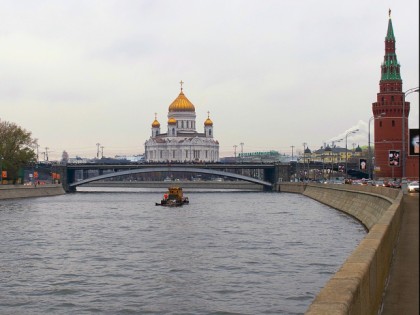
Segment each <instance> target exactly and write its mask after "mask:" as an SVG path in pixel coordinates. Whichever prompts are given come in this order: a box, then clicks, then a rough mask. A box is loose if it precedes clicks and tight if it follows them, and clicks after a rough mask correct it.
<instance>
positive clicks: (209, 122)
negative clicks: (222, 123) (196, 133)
mask: <svg viewBox="0 0 420 315" xmlns="http://www.w3.org/2000/svg"><path fill="white" fill-rule="evenodd" d="M204 126H213V122H212V121H211V119H210V118H207V119H206V121H205V122H204Z"/></svg>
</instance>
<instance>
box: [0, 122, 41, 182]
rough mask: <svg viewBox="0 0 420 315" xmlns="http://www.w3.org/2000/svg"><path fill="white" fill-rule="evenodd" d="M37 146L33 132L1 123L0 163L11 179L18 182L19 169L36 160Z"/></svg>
mask: <svg viewBox="0 0 420 315" xmlns="http://www.w3.org/2000/svg"><path fill="white" fill-rule="evenodd" d="M35 144H36V140H34V139H32V138H31V132H29V131H27V130H25V129H23V128H21V127H20V126H18V125H16V124H15V123H11V122H8V121H0V163H1V164H2V165H1V166H2V169H3V170H7V177H8V178H9V179H13V180H16V179H17V177H18V172H19V168H21V167H22V166H24V165H27V164H29V163H31V162H34V161H35V160H36V154H35V152H34V150H33V147H34V145H35Z"/></svg>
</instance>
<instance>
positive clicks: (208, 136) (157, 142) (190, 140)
mask: <svg viewBox="0 0 420 315" xmlns="http://www.w3.org/2000/svg"><path fill="white" fill-rule="evenodd" d="M180 83H181V92H180V93H179V95H178V97H177V98H176V99H175V100H174V101H173V102H172V104H171V105H169V110H168V124H167V131H166V133H161V130H160V123H159V121H158V120H157V117H156V114H155V120H154V121H153V123H152V135H151V137H150V138H149V139H148V140H147V141H146V142H145V144H144V147H145V151H144V152H145V160H146V161H147V162H218V161H219V142H218V141H217V140H216V139H214V138H213V122H212V121H211V119H210V116H207V119H206V120H205V121H204V132H203V133H199V132H197V131H196V124H195V118H196V114H195V107H194V105H193V104H192V103H191V102H190V101H189V100H188V98H187V97H186V96H185V94H184V92H183V88H182V84H183V82H182V81H181V82H180Z"/></svg>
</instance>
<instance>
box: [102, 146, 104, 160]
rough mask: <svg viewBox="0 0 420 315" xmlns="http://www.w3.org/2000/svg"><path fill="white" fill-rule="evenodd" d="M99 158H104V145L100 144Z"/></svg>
mask: <svg viewBox="0 0 420 315" xmlns="http://www.w3.org/2000/svg"><path fill="white" fill-rule="evenodd" d="M101 158H104V146H101Z"/></svg>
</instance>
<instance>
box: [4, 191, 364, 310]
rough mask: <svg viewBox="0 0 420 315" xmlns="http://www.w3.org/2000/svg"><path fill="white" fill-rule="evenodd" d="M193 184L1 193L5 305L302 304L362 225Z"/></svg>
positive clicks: (278, 200) (307, 206)
mask: <svg viewBox="0 0 420 315" xmlns="http://www.w3.org/2000/svg"><path fill="white" fill-rule="evenodd" d="M186 193H187V194H188V195H189V197H190V201H191V203H190V205H188V206H185V207H182V208H176V209H168V208H162V207H155V206H154V203H155V201H157V200H160V198H161V192H156V193H155V192H136V193H83V194H79V193H76V194H69V195H64V196H57V197H49V198H34V199H25V200H12V201H3V202H2V204H1V205H0V223H1V226H2V229H1V230H0V248H1V251H2V253H1V255H0V277H1V279H2V286H1V287H0V310H1V312H2V313H5V314H22V313H26V314H95V313H98V314H173V315H175V314H183V315H184V314H194V315H198V314H214V315H222V314H226V315H233V314H235V315H237V314H301V313H303V312H304V311H305V310H306V309H307V307H308V306H309V304H310V303H311V301H312V300H313V298H314V297H315V295H316V293H317V292H318V291H319V290H320V288H321V287H322V286H323V285H324V284H325V283H326V281H327V280H328V279H329V278H330V276H331V275H332V274H333V273H334V272H336V270H337V269H338V268H339V266H340V265H341V264H342V263H343V262H344V260H345V259H346V257H347V256H348V255H349V254H350V253H351V252H352V250H353V249H354V248H355V247H356V245H357V244H358V242H359V241H360V240H361V239H362V238H363V237H364V235H365V230H364V228H363V227H362V226H360V224H359V223H358V222H356V221H355V220H353V219H352V218H350V217H348V216H345V215H343V214H342V213H340V212H337V211H335V210H333V209H330V208H328V207H326V206H324V205H321V204H319V203H317V202H315V201H313V200H310V199H308V198H305V197H303V196H300V195H294V194H283V193H282V194H277V193H255V192H229V193H225V192H212V193H207V192H190V193H188V192H186ZM336 244H340V246H339V247H337V246H336Z"/></svg>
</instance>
